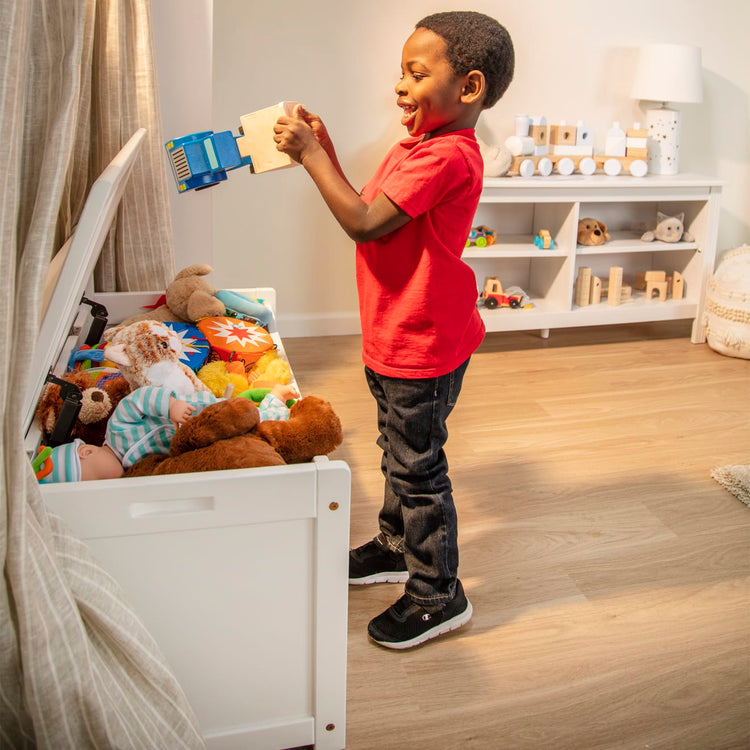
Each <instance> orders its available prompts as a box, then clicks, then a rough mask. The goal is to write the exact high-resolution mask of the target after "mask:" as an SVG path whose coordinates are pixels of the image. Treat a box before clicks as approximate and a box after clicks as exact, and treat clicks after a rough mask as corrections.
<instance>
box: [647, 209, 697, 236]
mask: <svg viewBox="0 0 750 750" xmlns="http://www.w3.org/2000/svg"><path fill="white" fill-rule="evenodd" d="M684 221H685V214H684V213H681V214H677V215H676V216H669V215H668V214H663V213H662V212H661V211H657V212H656V227H655V228H654V229H650V230H649V231H647V232H644V234H643V235H641V240H642V241H643V242H653V241H654V240H661V241H662V242H692V241H693V236H692V235H691V234H690V232H686V231H685V225H684V224H683V222H684Z"/></svg>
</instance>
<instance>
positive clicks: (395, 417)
mask: <svg viewBox="0 0 750 750" xmlns="http://www.w3.org/2000/svg"><path fill="white" fill-rule="evenodd" d="M468 365H469V360H468V359H467V360H466V362H464V363H463V364H462V365H461V366H460V367H458V368H457V369H455V370H454V371H453V372H450V373H448V374H447V375H442V376H440V377H438V378H419V379H415V380H411V379H405V378H389V377H386V376H384V375H378V374H377V373H375V372H373V371H372V370H371V369H369V368H368V367H365V376H366V377H367V384H368V386H369V387H370V392H371V393H372V395H373V396H374V397H375V401H376V402H377V405H378V430H379V431H380V436H379V437H378V446H379V447H380V448H381V449H382V451H383V456H382V459H381V469H382V471H383V476H384V477H385V492H384V498H383V508H382V510H381V511H380V516H379V519H378V520H379V524H380V535H379V537H378V539H379V541H380V543H381V544H384V545H385V546H386V547H387V548H388V549H390V550H392V551H394V552H398V553H403V554H404V556H405V557H406V567H407V569H408V571H409V580H408V581H407V582H406V593H407V594H408V595H409V596H410V597H411V598H412V599H413V600H414V601H416V602H417V603H419V604H421V605H423V606H426V607H428V608H435V609H441V608H442V607H443V606H445V604H446V603H447V602H448V601H450V600H451V599H452V598H453V596H454V595H455V591H456V577H457V574H458V524H457V520H456V508H455V506H454V504H453V488H452V486H451V482H450V479H449V478H448V460H447V459H446V457H445V451H444V450H443V446H444V445H445V441H446V440H447V439H448V429H447V427H446V420H447V418H448V415H449V414H450V413H451V411H452V410H453V407H454V406H455V405H456V401H457V399H458V394H459V393H460V392H461V384H462V383H463V378H464V373H465V372H466V368H467V367H468Z"/></svg>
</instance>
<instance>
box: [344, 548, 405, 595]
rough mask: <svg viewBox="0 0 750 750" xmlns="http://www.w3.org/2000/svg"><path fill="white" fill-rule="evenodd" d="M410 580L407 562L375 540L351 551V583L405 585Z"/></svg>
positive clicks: (356, 584)
mask: <svg viewBox="0 0 750 750" xmlns="http://www.w3.org/2000/svg"><path fill="white" fill-rule="evenodd" d="M408 578H409V573H408V571H407V570H406V560H405V559H404V556H403V555H397V554H395V553H393V552H389V551H388V550H387V549H385V548H384V547H381V545H379V544H378V543H377V542H376V541H375V540H374V539H373V540H372V541H370V542H367V544H363V545H362V546H361V547H357V549H353V550H349V583H351V584H354V585H355V586H358V585H362V584H365V583H405V582H406V580H407V579H408Z"/></svg>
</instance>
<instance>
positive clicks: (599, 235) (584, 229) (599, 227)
mask: <svg viewBox="0 0 750 750" xmlns="http://www.w3.org/2000/svg"><path fill="white" fill-rule="evenodd" d="M608 239H609V233H608V232H607V225H606V224H605V223H604V222H603V221H598V220H597V219H581V220H580V221H579V222H578V244H579V245H590V246H595V245H603V244H604V243H605V242H606V241H607V240H608Z"/></svg>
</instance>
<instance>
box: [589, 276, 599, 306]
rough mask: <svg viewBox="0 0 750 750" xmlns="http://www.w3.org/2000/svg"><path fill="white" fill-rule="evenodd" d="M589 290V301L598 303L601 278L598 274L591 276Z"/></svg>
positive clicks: (593, 303) (594, 303)
mask: <svg viewBox="0 0 750 750" xmlns="http://www.w3.org/2000/svg"><path fill="white" fill-rule="evenodd" d="M589 290H590V291H589V302H590V303H591V304H592V305H598V304H599V303H600V302H601V301H602V280H601V279H600V278H599V277H598V276H592V277H591V285H590V286H589Z"/></svg>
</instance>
